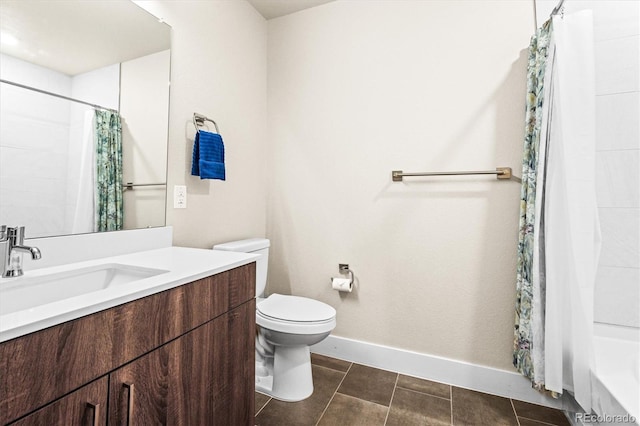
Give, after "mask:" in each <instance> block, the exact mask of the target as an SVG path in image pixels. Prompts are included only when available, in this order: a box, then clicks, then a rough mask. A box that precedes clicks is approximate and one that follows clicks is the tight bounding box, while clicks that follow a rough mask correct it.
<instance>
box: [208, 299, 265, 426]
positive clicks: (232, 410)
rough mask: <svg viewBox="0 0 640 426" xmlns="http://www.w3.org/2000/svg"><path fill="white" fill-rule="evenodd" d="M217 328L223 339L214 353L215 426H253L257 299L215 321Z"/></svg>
mask: <svg viewBox="0 0 640 426" xmlns="http://www.w3.org/2000/svg"><path fill="white" fill-rule="evenodd" d="M214 327H215V334H216V337H218V336H220V338H222V336H224V340H223V341H222V342H218V344H217V346H216V351H215V352H214V356H215V371H214V373H215V381H214V387H215V391H214V411H215V414H216V418H215V422H214V424H216V425H221V426H230V425H233V426H250V425H254V424H255V419H254V410H255V407H254V404H255V403H254V399H255V392H254V391H255V368H256V366H255V354H256V353H255V336H256V304H255V299H252V300H251V301H249V302H247V303H245V304H244V305H241V306H239V307H238V308H236V309H234V310H232V311H231V312H229V313H228V314H227V315H224V316H222V317H220V318H218V319H216V320H215V322H214ZM221 340H222V339H221Z"/></svg>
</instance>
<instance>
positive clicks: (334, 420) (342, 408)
mask: <svg viewBox="0 0 640 426" xmlns="http://www.w3.org/2000/svg"><path fill="white" fill-rule="evenodd" d="M387 410H388V409H387V407H384V406H382V405H379V404H375V403H373V402H369V401H364V400H362V399H358V398H353V397H351V396H348V395H342V394H340V393H337V394H335V396H334V397H333V399H332V400H331V403H330V404H329V406H328V407H327V411H325V412H324V414H323V415H322V418H321V419H320V423H318V426H347V425H348V426H383V425H384V421H385V418H386V417H387ZM282 424H283V425H284V424H286V423H282Z"/></svg>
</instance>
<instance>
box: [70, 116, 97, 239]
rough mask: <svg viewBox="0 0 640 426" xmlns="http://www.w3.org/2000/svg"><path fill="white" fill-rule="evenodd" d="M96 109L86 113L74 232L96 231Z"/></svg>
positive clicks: (79, 165)
mask: <svg viewBox="0 0 640 426" xmlns="http://www.w3.org/2000/svg"><path fill="white" fill-rule="evenodd" d="M94 117H95V114H94V110H93V109H89V110H87V111H86V112H85V113H84V125H83V130H82V152H81V154H80V161H79V164H78V168H79V176H78V187H77V192H76V200H75V210H74V215H73V221H72V224H73V225H72V233H73V234H79V233H87V232H93V231H95V182H94V173H95V172H94V169H95V143H94V136H95V124H94Z"/></svg>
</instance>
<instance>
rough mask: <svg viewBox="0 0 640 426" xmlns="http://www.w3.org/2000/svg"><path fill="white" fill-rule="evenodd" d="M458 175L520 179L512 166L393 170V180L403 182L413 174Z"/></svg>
mask: <svg viewBox="0 0 640 426" xmlns="http://www.w3.org/2000/svg"><path fill="white" fill-rule="evenodd" d="M457 175H496V177H497V178H498V179H511V178H514V179H516V180H520V179H519V178H517V177H515V176H513V175H512V173H511V167H497V168H496V169H495V170H479V171H463V172H420V173H405V172H403V171H402V170H394V171H392V172H391V180H393V181H394V182H402V178H404V177H405V176H406V177H413V176H457Z"/></svg>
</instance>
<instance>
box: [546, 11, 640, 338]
mask: <svg viewBox="0 0 640 426" xmlns="http://www.w3.org/2000/svg"><path fill="white" fill-rule="evenodd" d="M553 3H554V2H553V1H540V0H537V2H536V9H537V10H536V13H537V15H538V23H540V24H541V23H542V21H543V20H544V19H546V18H547V17H548V15H549V11H550V10H551V9H552V8H553V6H554V4H553ZM584 9H590V10H592V11H593V19H594V37H595V61H596V64H595V65H596V150H597V152H596V191H597V194H596V195H597V201H598V207H599V214H600V225H601V230H602V251H601V254H600V263H599V266H598V275H597V277H596V286H595V306H594V309H595V312H594V317H595V321H596V322H597V323H604V324H613V325H618V326H625V327H633V328H635V329H638V328H640V185H639V184H640V120H639V119H638V117H640V2H638V1H626V0H618V1H612V0H606V1H605V0H600V1H584V0H572V1H567V2H566V3H565V13H572V12H577V11H580V10H584Z"/></svg>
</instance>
